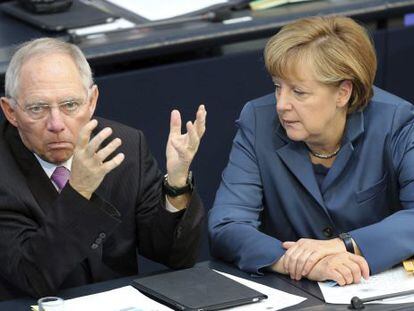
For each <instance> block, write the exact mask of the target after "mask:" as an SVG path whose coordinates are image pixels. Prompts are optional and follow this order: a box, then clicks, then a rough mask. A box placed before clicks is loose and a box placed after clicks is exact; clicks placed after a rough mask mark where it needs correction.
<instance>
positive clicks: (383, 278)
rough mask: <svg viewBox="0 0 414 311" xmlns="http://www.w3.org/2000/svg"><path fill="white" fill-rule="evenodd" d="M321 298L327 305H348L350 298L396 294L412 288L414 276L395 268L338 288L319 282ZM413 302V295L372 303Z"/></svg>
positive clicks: (401, 268)
mask: <svg viewBox="0 0 414 311" xmlns="http://www.w3.org/2000/svg"><path fill="white" fill-rule="evenodd" d="M319 287H320V289H321V291H322V294H323V298H324V299H325V301H326V302H327V303H336V304H349V303H350V301H351V299H352V297H354V296H357V297H359V298H361V299H363V298H369V297H375V296H380V295H386V294H392V293H398V292H403V291H408V290H412V289H413V288H414V275H413V273H408V272H407V271H405V270H404V268H403V267H401V266H400V267H397V268H394V269H391V270H388V271H385V272H382V273H378V274H376V275H373V276H371V277H370V278H369V279H368V280H364V279H362V280H361V283H359V284H351V285H346V286H338V285H336V283H332V282H319ZM411 302H414V295H409V296H403V297H397V298H390V299H384V300H377V301H374V302H372V303H384V304H397V303H411Z"/></svg>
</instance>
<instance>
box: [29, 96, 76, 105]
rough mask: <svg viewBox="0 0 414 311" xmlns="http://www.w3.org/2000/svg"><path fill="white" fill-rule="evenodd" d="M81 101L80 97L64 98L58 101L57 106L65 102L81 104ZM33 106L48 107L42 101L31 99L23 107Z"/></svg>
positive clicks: (47, 103) (46, 103)
mask: <svg viewBox="0 0 414 311" xmlns="http://www.w3.org/2000/svg"><path fill="white" fill-rule="evenodd" d="M82 101H83V99H82V98H81V97H74V96H69V97H64V98H63V99H61V100H59V101H58V104H60V103H65V102H82ZM33 105H50V103H49V102H47V101H45V100H43V99H33V100H30V101H27V102H26V103H25V106H33Z"/></svg>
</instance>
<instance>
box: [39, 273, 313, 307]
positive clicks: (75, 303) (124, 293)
mask: <svg viewBox="0 0 414 311" xmlns="http://www.w3.org/2000/svg"><path fill="white" fill-rule="evenodd" d="M217 272H219V271H217ZM219 273H221V274H222V275H224V276H226V277H228V278H231V279H233V280H235V281H236V282H239V283H241V284H243V285H245V286H248V287H250V288H253V289H255V290H257V291H260V292H261V293H263V294H265V295H267V296H268V299H265V300H262V301H261V302H258V303H253V304H250V305H243V306H240V307H236V308H232V309H229V310H235V311H248V310H254V311H261V310H263V311H276V310H280V309H283V308H286V307H289V306H293V305H296V304H299V303H301V302H302V301H304V300H306V298H304V297H300V296H295V295H291V294H289V293H286V292H283V291H280V290H277V289H274V288H271V287H268V286H265V285H262V284H258V283H256V282H252V281H249V280H246V279H243V278H240V277H236V276H233V275H230V274H227V273H223V272H219ZM172 286H173V285H172ZM32 310H33V311H37V306H32ZM90 310H99V311H167V310H172V309H170V308H168V307H166V306H164V305H162V304H160V303H158V302H156V301H154V300H152V299H150V298H148V297H147V296H145V295H143V294H142V293H141V292H139V291H138V290H137V289H135V288H134V287H132V286H125V287H121V288H117V289H114V290H110V291H106V292H102V293H98V294H94V295H89V296H83V297H79V298H74V299H68V300H65V311H90Z"/></svg>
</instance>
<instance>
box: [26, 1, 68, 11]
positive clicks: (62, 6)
mask: <svg viewBox="0 0 414 311" xmlns="http://www.w3.org/2000/svg"><path fill="white" fill-rule="evenodd" d="M19 4H20V5H21V6H22V7H23V8H25V9H26V10H27V11H29V12H32V13H36V14H50V13H58V12H63V11H66V10H68V9H69V8H70V7H71V5H72V0H19Z"/></svg>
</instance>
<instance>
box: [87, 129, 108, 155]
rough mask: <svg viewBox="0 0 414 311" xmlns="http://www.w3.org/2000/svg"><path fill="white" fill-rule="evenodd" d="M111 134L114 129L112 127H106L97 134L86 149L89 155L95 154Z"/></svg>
mask: <svg viewBox="0 0 414 311" xmlns="http://www.w3.org/2000/svg"><path fill="white" fill-rule="evenodd" d="M111 134H112V129H111V128H110V127H106V128H104V129H102V130H101V131H100V132H99V133H98V134H96V135H95V137H93V138H92V139H91V140H90V141H89V144H87V147H86V150H87V153H88V155H89V156H93V155H94V154H95V153H96V152H97V150H98V149H99V147H100V146H101V144H102V142H103V141H104V140H105V139H107V138H108V137H109V136H111Z"/></svg>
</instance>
